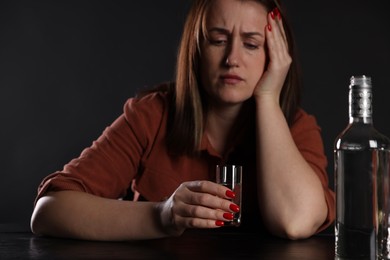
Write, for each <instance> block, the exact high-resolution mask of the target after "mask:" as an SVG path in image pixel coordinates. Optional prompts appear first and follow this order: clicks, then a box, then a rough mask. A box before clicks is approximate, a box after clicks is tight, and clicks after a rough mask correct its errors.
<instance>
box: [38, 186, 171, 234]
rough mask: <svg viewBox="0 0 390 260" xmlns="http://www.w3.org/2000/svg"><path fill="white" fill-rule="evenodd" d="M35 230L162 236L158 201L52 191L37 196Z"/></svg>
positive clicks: (49, 232) (43, 231)
mask: <svg viewBox="0 0 390 260" xmlns="http://www.w3.org/2000/svg"><path fill="white" fill-rule="evenodd" d="M31 227H32V230H33V232H34V233H37V234H42V235H49V236H56V237H69V238H76V239H86V240H107V241H115V240H133V239H149V238H158V237H163V236H165V234H164V232H162V229H161V227H160V224H159V218H158V213H157V203H152V202H130V201H121V200H112V199H105V198H100V197H97V196H93V195H90V194H87V193H83V192H76V191H61V192H53V193H50V194H48V195H47V196H44V197H42V198H40V199H39V201H38V202H37V205H36V207H35V209H34V213H33V216H32V220H31Z"/></svg>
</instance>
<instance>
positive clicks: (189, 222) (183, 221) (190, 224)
mask: <svg viewBox="0 0 390 260" xmlns="http://www.w3.org/2000/svg"><path fill="white" fill-rule="evenodd" d="M177 222H178V223H180V225H182V226H185V227H186V228H219V227H221V226H223V225H224V221H223V220H213V219H202V218H187V217H183V218H178V219H177Z"/></svg>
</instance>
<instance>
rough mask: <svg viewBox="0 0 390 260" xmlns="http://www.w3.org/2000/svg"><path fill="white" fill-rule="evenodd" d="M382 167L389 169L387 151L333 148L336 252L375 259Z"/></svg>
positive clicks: (349, 256)
mask: <svg viewBox="0 0 390 260" xmlns="http://www.w3.org/2000/svg"><path fill="white" fill-rule="evenodd" d="M384 169H388V151H383V150H378V149H365V150H364V149H363V150H353V149H352V150H337V151H336V153H335V177H336V179H335V184H336V207H337V209H336V223H335V235H336V248H335V249H336V255H337V256H340V257H348V258H355V257H359V258H363V259H375V254H376V253H375V252H376V241H375V239H376V225H379V226H381V225H383V224H381V221H380V220H379V219H378V216H379V214H378V212H379V211H382V210H383V206H384V204H383V201H381V197H382V196H377V194H378V193H381V192H383V188H384V187H383V182H382V181H381V180H382V179H383V174H384V172H385V171H384ZM378 199H379V200H378ZM378 222H379V223H378ZM386 225H387V221H386ZM379 228H381V227H379Z"/></svg>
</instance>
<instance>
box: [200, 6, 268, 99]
mask: <svg viewBox="0 0 390 260" xmlns="http://www.w3.org/2000/svg"><path fill="white" fill-rule="evenodd" d="M266 25H267V11H266V9H265V8H264V7H263V6H262V5H261V4H260V3H258V2H255V1H239V0H215V1H213V3H212V4H211V6H210V9H209V11H208V13H207V19H206V30H207V33H206V34H207V35H208V37H207V39H204V40H203V42H202V44H201V58H200V71H201V80H202V85H203V87H204V89H205V91H206V93H207V94H208V96H209V98H210V102H211V104H215V105H237V104H241V103H242V102H244V101H245V100H248V99H249V98H250V97H251V96H252V95H253V91H254V88H255V86H256V84H257V83H258V81H259V79H260V77H261V76H262V74H263V71H264V66H265V63H266V54H265V48H264V45H265V28H266Z"/></svg>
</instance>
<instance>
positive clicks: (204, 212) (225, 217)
mask: <svg viewBox="0 0 390 260" xmlns="http://www.w3.org/2000/svg"><path fill="white" fill-rule="evenodd" d="M173 213H174V215H176V216H178V217H184V218H199V219H209V220H214V221H216V220H222V221H230V220H232V219H233V212H225V211H223V210H218V209H211V208H207V207H203V206H199V205H188V204H183V205H180V206H179V205H178V206H177V207H175V208H174V209H173Z"/></svg>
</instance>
